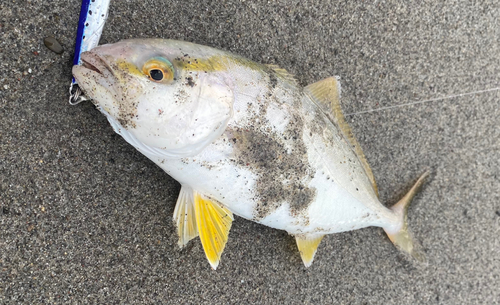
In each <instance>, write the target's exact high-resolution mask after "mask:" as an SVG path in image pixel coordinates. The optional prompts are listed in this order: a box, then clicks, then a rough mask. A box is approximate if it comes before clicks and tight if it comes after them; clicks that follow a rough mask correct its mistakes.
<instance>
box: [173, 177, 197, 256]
mask: <svg viewBox="0 0 500 305" xmlns="http://www.w3.org/2000/svg"><path fill="white" fill-rule="evenodd" d="M174 222H175V223H176V225H177V233H178V235H179V242H178V245H179V247H181V248H182V247H184V246H185V245H186V244H187V243H188V241H190V240H191V239H193V238H195V237H197V236H198V227H197V226H196V215H195V208H194V191H193V189H192V188H191V187H189V186H187V185H183V186H182V187H181V192H180V194H179V198H177V204H176V205H175V210H174Z"/></svg>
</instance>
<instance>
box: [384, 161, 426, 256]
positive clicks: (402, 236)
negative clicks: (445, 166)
mask: <svg viewBox="0 0 500 305" xmlns="http://www.w3.org/2000/svg"><path fill="white" fill-rule="evenodd" d="M428 176H429V171H426V172H425V173H423V174H422V175H421V176H420V178H418V180H417V182H415V184H414V185H413V187H412V188H411V189H410V191H409V192H408V193H407V194H406V195H405V196H404V197H403V198H402V199H401V200H400V201H399V202H398V203H396V204H395V205H394V206H393V207H391V210H392V211H393V212H394V213H396V215H398V216H399V217H401V221H402V226H401V228H400V229H399V230H398V231H396V232H394V231H393V230H390V229H386V228H384V230H385V232H386V233H387V236H389V239H390V240H391V241H392V243H393V244H394V245H395V246H396V247H397V248H399V249H400V250H402V251H404V252H406V253H409V254H410V255H411V256H413V257H414V258H415V259H417V260H418V261H420V262H424V261H425V254H424V253H423V252H421V251H420V249H419V248H420V247H419V246H418V244H417V243H416V242H415V241H414V240H413V238H412V236H411V233H410V230H409V228H408V207H409V206H410V203H411V200H412V199H413V197H415V195H416V194H417V192H418V190H419V189H420V187H421V186H422V185H423V184H424V182H425V179H426V178H427V177H428Z"/></svg>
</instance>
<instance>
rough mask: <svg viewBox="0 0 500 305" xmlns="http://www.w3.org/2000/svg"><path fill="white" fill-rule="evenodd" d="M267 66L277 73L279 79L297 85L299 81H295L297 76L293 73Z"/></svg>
mask: <svg viewBox="0 0 500 305" xmlns="http://www.w3.org/2000/svg"><path fill="white" fill-rule="evenodd" d="M266 66H268V67H269V68H270V69H272V70H273V71H274V72H276V74H277V75H278V76H279V77H281V78H283V79H285V80H287V81H288V82H289V83H292V84H297V80H296V79H295V76H294V75H293V74H292V73H290V72H288V71H287V70H285V69H283V68H280V67H279V66H277V65H271V64H268V65H266Z"/></svg>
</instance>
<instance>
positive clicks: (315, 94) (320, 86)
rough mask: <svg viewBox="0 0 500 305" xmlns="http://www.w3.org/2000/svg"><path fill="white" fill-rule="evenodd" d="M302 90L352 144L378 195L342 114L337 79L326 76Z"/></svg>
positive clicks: (372, 178)
mask: <svg viewBox="0 0 500 305" xmlns="http://www.w3.org/2000/svg"><path fill="white" fill-rule="evenodd" d="M304 90H305V92H306V93H308V94H309V95H310V97H311V98H312V100H313V101H314V102H315V103H316V104H317V106H319V108H320V109H321V110H322V111H323V113H325V114H326V116H327V117H328V118H329V119H330V121H331V122H332V123H333V124H334V125H335V126H337V127H338V128H339V129H340V131H341V132H342V134H343V135H344V137H345V139H346V140H348V141H349V143H350V144H351V145H352V148H353V150H354V152H355V153H356V155H357V157H358V159H359V161H360V162H361V165H362V166H363V168H364V170H365V173H366V175H367V176H368V178H369V179H370V182H371V184H372V187H373V190H374V191H375V194H376V195H377V196H378V188H377V183H376V182H375V177H374V176H373V172H372V169H371V168H370V165H369V164H368V161H367V160H366V157H365V154H364V153H363V150H362V149H361V146H360V145H359V143H358V141H357V140H356V138H355V137H354V135H353V133H352V130H351V127H350V126H349V125H348V124H347V121H346V119H345V117H344V114H343V113H342V107H341V106H340V83H339V81H338V79H337V78H335V77H328V78H325V79H323V80H320V81H319V82H316V83H314V84H310V85H309V86H306V87H305V88H304Z"/></svg>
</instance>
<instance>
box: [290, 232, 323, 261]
mask: <svg viewBox="0 0 500 305" xmlns="http://www.w3.org/2000/svg"><path fill="white" fill-rule="evenodd" d="M323 236H324V235H319V236H314V237H308V236H295V241H296V242H297V247H298V248H299V252H300V257H301V258H302V262H304V265H305V266H306V267H309V266H311V264H312V262H313V260H314V255H315V254H316V250H318V246H319V243H320V242H321V240H322V239H323Z"/></svg>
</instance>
